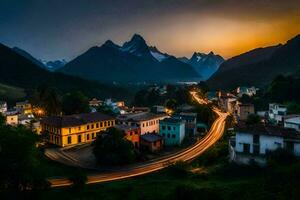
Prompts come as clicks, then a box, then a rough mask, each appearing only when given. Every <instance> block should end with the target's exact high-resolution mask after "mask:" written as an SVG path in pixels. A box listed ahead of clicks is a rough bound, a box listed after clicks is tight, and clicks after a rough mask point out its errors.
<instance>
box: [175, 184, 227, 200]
mask: <svg viewBox="0 0 300 200" xmlns="http://www.w3.org/2000/svg"><path fill="white" fill-rule="evenodd" d="M170 199H174V200H187V199H188V200H198V199H205V200H219V199H222V198H221V194H220V190H218V189H216V188H196V187H194V186H192V185H186V184H182V185H178V186H177V187H176V188H175V190H174V192H173V193H172V194H171V198H170Z"/></svg>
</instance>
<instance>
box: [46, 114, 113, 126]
mask: <svg viewBox="0 0 300 200" xmlns="http://www.w3.org/2000/svg"><path fill="white" fill-rule="evenodd" d="M113 119H114V117H112V116H109V115H104V114H101V113H98V112H94V113H83V114H75V115H65V116H50V117H45V118H43V119H42V120H41V122H42V123H43V124H47V125H51V126H55V127H58V128H60V127H72V126H79V125H82V124H87V123H93V122H98V121H106V120H113Z"/></svg>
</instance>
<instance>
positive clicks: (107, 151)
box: [93, 128, 136, 165]
mask: <svg viewBox="0 0 300 200" xmlns="http://www.w3.org/2000/svg"><path fill="white" fill-rule="evenodd" d="M93 146H94V147H93V153H94V155H95V157H96V159H97V161H98V163H99V164H103V165H122V164H129V163H132V162H134V161H135V159H136V156H135V153H134V146H133V144H132V143H131V142H130V141H129V140H127V139H126V138H125V135H124V133H123V132H122V131H121V130H118V129H116V128H110V129H107V130H106V131H103V132H100V133H99V134H98V136H97V138H96V140H95V141H94V143H93Z"/></svg>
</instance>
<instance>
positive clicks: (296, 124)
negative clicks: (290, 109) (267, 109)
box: [284, 115, 300, 132]
mask: <svg viewBox="0 0 300 200" xmlns="http://www.w3.org/2000/svg"><path fill="white" fill-rule="evenodd" d="M284 127H285V128H292V129H295V130H296V131H299V132H300V115H294V116H289V117H288V116H287V117H285V118H284Z"/></svg>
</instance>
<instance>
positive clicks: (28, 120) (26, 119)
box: [18, 114, 34, 126]
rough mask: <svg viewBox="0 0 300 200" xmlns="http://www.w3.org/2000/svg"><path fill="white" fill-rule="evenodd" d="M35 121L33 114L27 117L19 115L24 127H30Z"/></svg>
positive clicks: (20, 122)
mask: <svg viewBox="0 0 300 200" xmlns="http://www.w3.org/2000/svg"><path fill="white" fill-rule="evenodd" d="M33 119H34V116H33V114H27V115H24V114H19V116H18V121H19V124H22V125H24V126H30V123H31V121H32V120H33Z"/></svg>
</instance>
